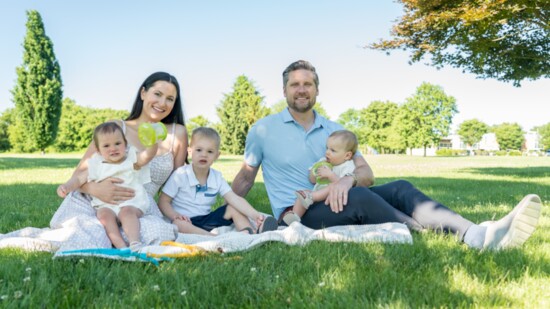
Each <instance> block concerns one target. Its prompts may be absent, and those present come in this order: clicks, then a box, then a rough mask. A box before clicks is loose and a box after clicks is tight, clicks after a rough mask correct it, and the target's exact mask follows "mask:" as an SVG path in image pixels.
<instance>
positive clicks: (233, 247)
mask: <svg viewBox="0 0 550 309" xmlns="http://www.w3.org/2000/svg"><path fill="white" fill-rule="evenodd" d="M153 203H154V201H153ZM157 211H158V210H157ZM159 216H160V212H158V214H154V213H153V214H148V215H146V216H144V217H143V218H141V219H140V223H141V233H142V240H143V241H144V243H145V245H159V244H160V243H161V242H162V241H174V240H175V241H176V242H179V243H183V244H191V245H196V246H198V247H200V248H203V249H204V250H206V251H215V252H235V251H242V250H248V249H250V248H253V247H256V246H258V245H261V244H263V243H266V242H270V241H279V242H283V243H286V244H289V245H304V244H307V243H308V242H310V241H312V240H322V241H330V242H335V241H338V242H384V243H412V236H411V234H410V232H409V229H408V228H407V227H406V226H405V225H403V224H400V223H384V224H373V225H348V226H334V227H330V228H325V229H322V230H312V229H310V228H307V227H305V226H303V225H302V224H300V223H299V222H295V223H293V224H292V225H291V226H290V227H287V228H282V227H280V228H279V230H277V231H271V232H265V233H262V234H257V235H248V234H245V233H241V232H236V231H235V230H234V228H233V227H222V228H218V229H214V230H213V232H215V233H218V235H217V236H201V235H193V234H181V233H177V228H176V226H175V225H172V224H169V223H166V222H165V221H163V220H162V219H161V218H160V217H159ZM50 226H51V227H50V228H35V227H27V228H23V229H20V230H17V231H14V232H10V233H7V234H0V248H10V247H15V248H21V249H24V250H27V251H46V252H52V253H56V252H60V251H68V250H77V249H92V248H111V243H110V242H109V239H108V238H107V235H106V234H105V229H104V228H103V226H102V225H101V223H100V222H99V221H98V220H97V218H96V215H95V211H94V210H93V208H91V207H90V206H89V200H87V199H86V198H84V197H82V196H80V195H78V196H77V195H75V196H74V197H73V198H72V199H70V200H68V199H66V201H65V202H64V203H63V204H62V205H61V206H60V210H58V211H57V212H56V214H55V215H54V217H53V218H52V221H51V222H50Z"/></svg>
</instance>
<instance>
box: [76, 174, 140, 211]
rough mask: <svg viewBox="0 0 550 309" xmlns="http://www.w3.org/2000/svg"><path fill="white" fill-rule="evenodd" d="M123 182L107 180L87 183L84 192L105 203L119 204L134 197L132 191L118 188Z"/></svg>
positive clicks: (112, 179)
mask: <svg viewBox="0 0 550 309" xmlns="http://www.w3.org/2000/svg"><path fill="white" fill-rule="evenodd" d="M123 182H124V181H123V180H122V179H120V178H114V177H112V178H107V179H105V180H102V181H101V182H97V183H96V182H89V183H87V184H85V185H84V187H86V190H85V191H86V192H87V193H88V194H90V195H92V196H94V197H96V198H98V199H100V200H102V201H103V202H105V203H109V204H115V205H117V204H120V203H122V202H124V201H127V200H129V199H131V198H133V197H134V196H135V192H134V190H133V189H130V188H126V187H122V186H119V185H118V184H121V183H123Z"/></svg>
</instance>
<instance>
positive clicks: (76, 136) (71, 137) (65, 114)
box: [53, 98, 128, 152]
mask: <svg viewBox="0 0 550 309" xmlns="http://www.w3.org/2000/svg"><path fill="white" fill-rule="evenodd" d="M61 115H62V117H61V120H60V122H59V132H58V134H57V139H56V141H55V143H54V144H53V147H54V149H55V150H56V151H61V152H63V151H80V150H83V149H86V148H87V147H88V146H89V145H90V144H91V142H92V135H93V132H94V129H95V127H96V126H97V125H99V124H101V123H103V122H105V121H109V120H114V119H125V118H126V117H128V111H125V110H113V109H109V108H108V109H96V108H89V107H82V106H79V105H76V103H75V102H74V101H73V100H71V99H69V98H65V99H63V108H62V112H61Z"/></svg>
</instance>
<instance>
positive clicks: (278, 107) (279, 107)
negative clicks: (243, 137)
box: [269, 100, 330, 119]
mask: <svg viewBox="0 0 550 309" xmlns="http://www.w3.org/2000/svg"><path fill="white" fill-rule="evenodd" d="M287 107H288V104H287V103H286V100H281V101H279V102H277V103H275V104H273V106H271V109H270V112H269V113H270V114H277V113H280V112H282V111H283V109H285V108H287ZM313 109H314V110H315V111H316V112H317V113H319V115H321V116H323V117H325V118H327V119H330V117H329V116H328V114H327V111H326V110H325V108H324V107H323V105H322V104H321V102H316V103H315V105H314V106H313Z"/></svg>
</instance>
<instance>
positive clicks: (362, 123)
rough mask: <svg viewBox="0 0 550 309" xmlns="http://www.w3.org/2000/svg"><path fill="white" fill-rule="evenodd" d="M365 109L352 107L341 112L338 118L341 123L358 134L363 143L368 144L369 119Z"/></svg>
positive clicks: (360, 141) (358, 138) (360, 142)
mask: <svg viewBox="0 0 550 309" xmlns="http://www.w3.org/2000/svg"><path fill="white" fill-rule="evenodd" d="M364 110H365V109H361V110H357V109H353V108H350V109H348V110H346V111H345V112H343V113H342V114H340V116H339V117H338V120H337V122H338V123H339V124H341V125H342V126H344V128H346V129H347V130H350V131H351V132H353V133H354V134H355V135H356V136H357V140H358V141H359V144H361V145H366V144H367V119H366V117H365V115H364Z"/></svg>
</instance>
